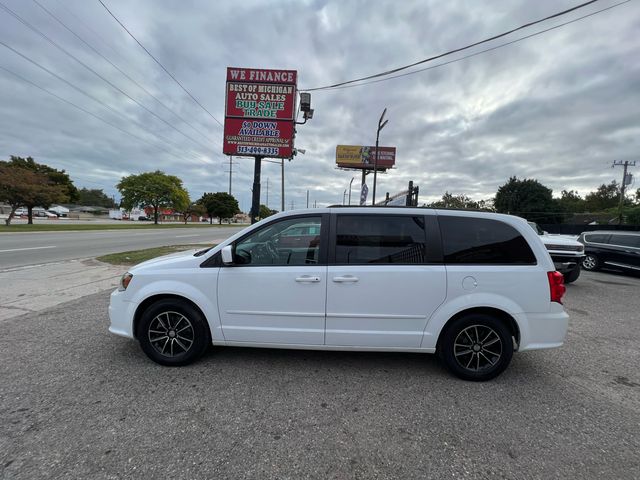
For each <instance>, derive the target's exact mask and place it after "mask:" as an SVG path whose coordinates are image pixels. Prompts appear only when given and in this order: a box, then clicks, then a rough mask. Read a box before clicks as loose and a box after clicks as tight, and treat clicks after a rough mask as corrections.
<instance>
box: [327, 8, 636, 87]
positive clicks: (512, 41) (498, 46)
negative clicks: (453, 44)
mask: <svg viewBox="0 0 640 480" xmlns="http://www.w3.org/2000/svg"><path fill="white" fill-rule="evenodd" d="M630 1H631V0H624V1H623V2H620V3H616V4H614V5H611V6H609V7H606V8H602V9H600V10H596V11H595V12H591V13H589V14H587V15H583V16H581V17H577V18H574V19H573V20H569V21H568V22H564V23H560V24H558V25H554V26H553V27H549V28H545V29H544V30H540V31H538V32H535V33H532V34H530V35H525V36H524V37H519V38H516V39H515V40H511V41H509V42H505V43H501V44H500V45H496V46H495V47H491V48H486V49H484V50H480V51H478V52H474V53H471V54H469V55H465V56H463V57H459V58H456V59H454V60H449V61H448V62H442V63H438V64H436V65H432V66H430V67H425V68H420V69H418V70H412V71H410V72H406V73H401V74H398V75H392V76H389V77H385V78H379V79H377V80H371V81H369V82H362V83H357V84H354V85H342V86H339V87H327V88H325V90H342V89H345V88H355V87H362V86H365V85H371V84H373V83H380V82H386V81H389V80H393V79H396V78H401V77H408V76H409V75H415V74H416V73H421V72H426V71H427V70H433V69H435V68H439V67H443V66H445V65H449V64H452V63H456V62H460V61H462V60H466V59H468V58H471V57H475V56H478V55H480V54H483V53H487V52H491V51H493V50H497V49H499V48H502V47H506V46H509V45H512V44H514V43H518V42H521V41H523V40H527V39H529V38H531V37H536V36H538V35H542V34H543V33H547V32H549V31H551V30H555V29H557V28H561V27H564V26H566V25H569V24H571V23H575V22H578V21H580V20H584V19H585V18H588V17H592V16H594V15H597V14H599V13H602V12H605V11H607V10H611V9H613V8H616V7H619V6H620V5H624V4H625V3H629V2H630Z"/></svg>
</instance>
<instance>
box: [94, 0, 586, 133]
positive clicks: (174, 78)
mask: <svg viewBox="0 0 640 480" xmlns="http://www.w3.org/2000/svg"><path fill="white" fill-rule="evenodd" d="M594 1H596V0H594ZM98 2H100V5H102V6H103V7H104V9H105V10H106V11H107V12H109V15H111V16H112V17H113V19H114V20H115V21H116V22H118V24H119V25H120V26H121V27H122V28H123V29H124V31H125V32H127V33H128V34H129V36H130V37H131V38H133V39H134V40H135V42H136V43H137V44H138V45H140V47H141V48H142V49H143V50H144V51H145V52H146V53H147V55H149V56H150V57H151V58H152V59H153V61H154V62H156V63H157V64H158V65H160V68H162V70H164V71H165V73H166V74H167V75H169V76H170V77H171V78H172V79H173V81H174V82H176V83H177V84H178V85H179V86H180V88H181V89H182V90H184V91H185V93H186V94H187V95H189V97H191V100H193V101H194V102H195V103H197V104H198V105H199V106H200V108H202V110H204V111H205V112H207V114H208V115H209V116H210V117H211V118H213V119H214V120H215V121H216V123H217V124H218V125H220V126H221V127H222V126H223V125H222V123H220V120H218V119H217V118H216V117H214V116H213V114H212V113H211V112H210V111H209V110H207V109H206V108H205V107H204V105H202V104H201V103H200V102H199V101H198V100H197V99H196V97H194V96H193V95H192V94H191V92H190V91H189V90H187V89H186V88H185V87H184V85H182V83H180V81H178V79H177V78H176V77H175V76H173V74H172V73H171V72H170V71H169V70H167V69H166V68H165V66H164V65H163V64H162V63H160V60H158V59H157V58H156V57H154V56H153V54H152V53H151V52H150V51H149V50H147V48H146V47H145V46H144V45H142V43H140V41H139V40H138V39H137V38H136V37H135V36H134V35H133V33H131V32H130V31H129V29H128V28H127V27H125V26H124V25H123V23H122V22H121V21H120V20H118V17H116V16H115V15H114V14H113V13H112V12H111V10H109V8H108V7H107V6H106V5H105V4H104V2H103V1H102V0H98Z"/></svg>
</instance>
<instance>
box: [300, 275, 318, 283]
mask: <svg viewBox="0 0 640 480" xmlns="http://www.w3.org/2000/svg"><path fill="white" fill-rule="evenodd" d="M319 281H320V277H314V276H313V275H302V276H300V277H296V282H298V283H318V282H319Z"/></svg>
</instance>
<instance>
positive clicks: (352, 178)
mask: <svg viewBox="0 0 640 480" xmlns="http://www.w3.org/2000/svg"><path fill="white" fill-rule="evenodd" d="M355 178H356V177H351V181H350V182H349V205H351V184H352V183H353V180H354V179H355Z"/></svg>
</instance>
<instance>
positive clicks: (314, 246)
mask: <svg viewBox="0 0 640 480" xmlns="http://www.w3.org/2000/svg"><path fill="white" fill-rule="evenodd" d="M298 227H300V233H305V235H303V236H302V237H300V238H306V239H307V240H306V244H304V243H303V242H298V241H294V242H291V241H290V239H291V238H292V237H289V236H288V234H290V233H292V232H296V231H297V230H296V229H297V228H298ZM283 234H284V235H283ZM293 238H298V237H293ZM285 239H286V240H285ZM564 293H565V287H564V281H563V277H562V274H560V273H559V272H557V271H555V268H554V265H553V262H552V260H551V258H550V257H549V254H548V253H547V250H546V249H545V246H544V244H543V243H542V241H541V240H540V238H539V237H538V235H536V233H535V232H534V231H533V230H532V229H531V228H530V227H529V226H528V225H527V223H526V222H525V221H524V220H523V219H521V218H518V217H514V216H510V215H500V214H495V213H483V212H470V211H450V210H435V209H424V208H392V207H391V208H390V207H377V208H372V207H345V208H325V209H313V210H302V211H301V210H295V211H291V212H283V213H280V214H277V215H274V216H271V217H269V218H267V219H264V220H262V221H261V222H258V223H256V224H255V225H252V226H250V227H248V228H246V229H244V230H243V231H241V232H239V233H237V234H235V235H233V236H232V237H230V238H229V239H227V240H226V241H224V242H222V243H221V244H219V245H218V246H216V247H215V248H207V249H204V250H200V251H191V252H183V253H179V254H173V255H170V256H166V257H162V258H157V259H153V260H149V261H147V262H144V263H141V264H140V265H137V266H135V267H133V268H132V269H131V270H129V271H128V272H127V273H125V274H124V275H123V277H122V279H121V282H120V287H119V288H118V289H117V290H116V291H114V292H113V293H112V294H111V301H110V305H109V316H110V319H111V325H110V327H109V330H110V331H111V332H112V333H114V334H117V335H122V336H124V337H128V338H135V339H137V340H138V341H139V342H140V345H141V347H142V349H143V351H144V352H145V353H146V354H147V356H148V357H149V358H150V359H152V360H153V361H155V362H157V363H160V364H162V365H186V364H189V363H191V362H193V361H194V360H196V359H197V358H198V357H199V356H200V355H201V354H202V353H203V352H204V351H205V349H206V348H207V347H208V346H209V345H211V344H213V345H214V346H245V347H268V348H295V349H316V350H355V351H404V352H424V353H437V354H438V355H439V356H440V358H441V359H442V360H443V362H444V364H445V365H446V366H447V367H448V368H449V370H450V371H451V372H453V373H454V374H455V375H457V376H459V377H461V378H463V379H467V380H488V379H490V378H493V377H495V376H496V375H498V374H500V373H501V372H502V371H503V370H504V369H505V368H507V366H508V364H509V362H510V360H511V357H512V355H513V352H514V351H527V350H534V349H541V348H551V347H559V346H561V345H562V343H563V341H564V338H565V334H566V331H567V324H568V315H567V314H566V313H565V311H564V309H563V306H562V297H563V295H564Z"/></svg>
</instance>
